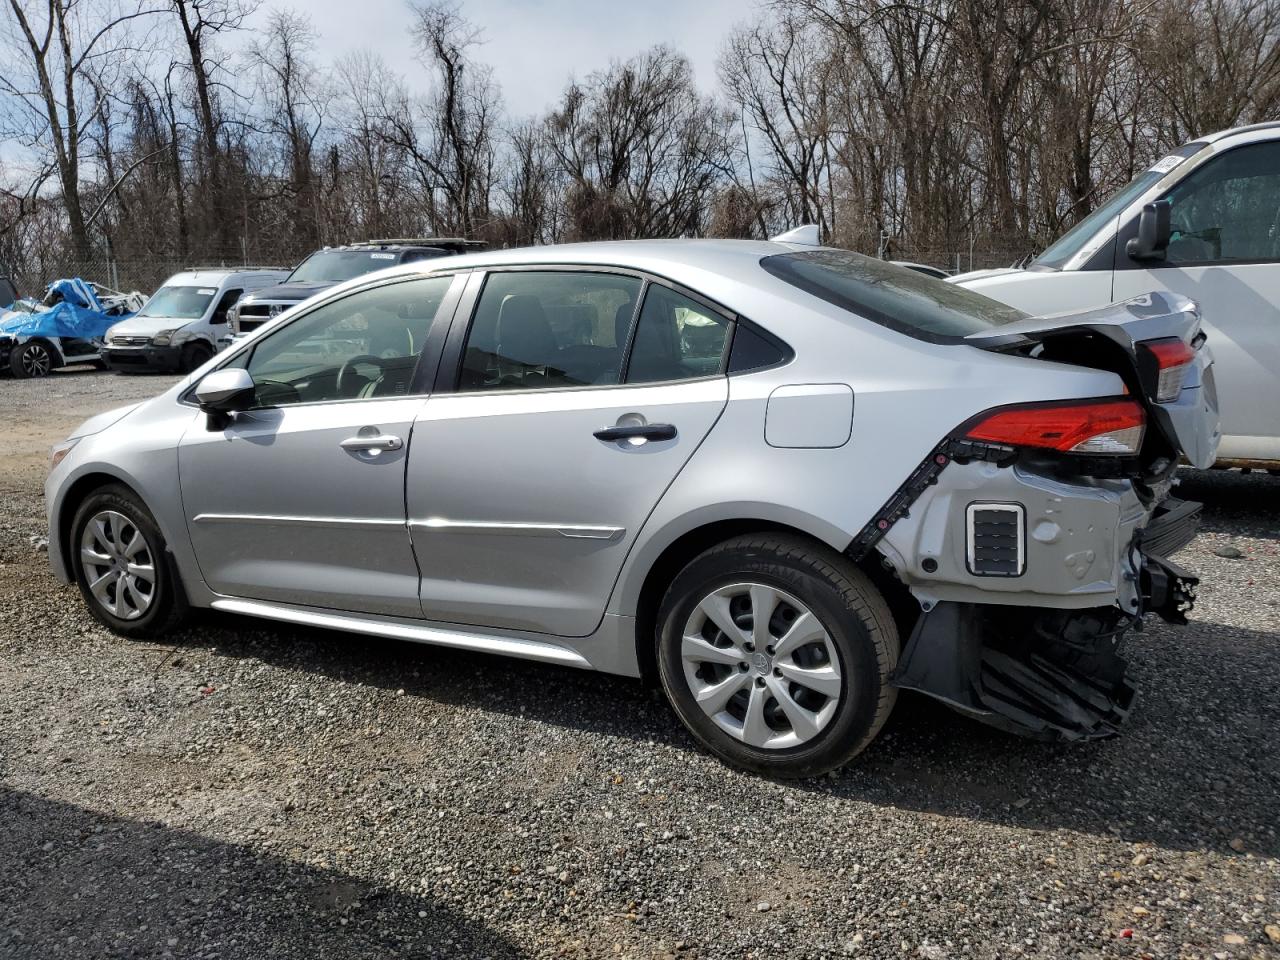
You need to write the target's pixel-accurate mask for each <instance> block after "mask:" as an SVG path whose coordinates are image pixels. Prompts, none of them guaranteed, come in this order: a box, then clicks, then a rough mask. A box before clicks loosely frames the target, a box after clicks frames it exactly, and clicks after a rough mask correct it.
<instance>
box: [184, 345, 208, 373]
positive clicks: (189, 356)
mask: <svg viewBox="0 0 1280 960" xmlns="http://www.w3.org/2000/svg"><path fill="white" fill-rule="evenodd" d="M212 356H213V348H212V347H210V346H209V345H208V344H207V343H193V344H190V345H189V346H187V347H185V348H184V349H183V351H182V369H181V370H179V371H178V372H179V373H190V372H191V371H192V370H195V369H196V368H197V367H202V366H204V365H205V364H206V363H208V362H209V358H210V357H212Z"/></svg>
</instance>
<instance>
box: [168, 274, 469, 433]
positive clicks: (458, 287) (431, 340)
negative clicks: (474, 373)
mask: <svg viewBox="0 0 1280 960" xmlns="http://www.w3.org/2000/svg"><path fill="white" fill-rule="evenodd" d="M471 274H472V271H471V270H470V269H465V268H464V269H461V270H441V271H432V272H430V273H418V274H410V275H408V276H396V277H379V278H377V279H375V280H372V281H371V282H369V283H364V284H361V285H360V286H358V287H354V288H352V289H350V290H344V291H343V292H342V293H341V294H338V295H335V296H329V295H328V293H327V292H326V293H325V294H323V295H322V299H320V300H318V301H317V302H316V303H313V304H311V305H309V306H308V307H307V308H306V309H305V310H303V311H302V312H300V313H299V314H298V315H297V316H295V317H290V318H289V320H288V322H287V323H283V324H281V325H280V326H278V327H276V328H275V329H273V330H272V331H271V332H270V333H268V334H266V335H265V336H263V337H261V338H252V339H250V341H249V342H248V343H244V344H241V345H240V346H239V347H235V348H232V349H230V350H227V351H226V353H225V356H224V359H222V360H221V361H219V362H218V364H217V366H215V367H214V368H213V370H222V369H224V368H225V367H229V366H231V365H232V364H233V363H234V362H235V361H236V360H237V359H238V358H240V357H246V359H245V364H246V365H247V364H248V363H249V362H251V361H252V358H253V352H254V351H255V350H257V348H258V346H259V345H260V343H262V342H263V341H264V340H268V339H270V338H271V337H273V336H275V335H276V334H277V333H279V332H280V331H282V330H286V329H288V328H289V327H292V326H293V325H294V324H295V323H299V322H301V321H303V320H305V319H306V318H307V317H309V316H311V315H312V314H313V313H315V312H316V311H317V310H321V309H324V308H326V307H328V306H330V305H331V304H334V303H338V302H340V301H342V300H346V299H347V298H349V297H353V296H355V295H357V294H361V293H368V292H370V291H372V290H377V289H380V288H382V287H391V286H395V285H396V284H401V283H411V282H413V281H416V280H435V279H438V278H441V277H448V278H449V288H448V289H447V290H446V291H445V294H444V298H443V299H442V300H441V301H440V307H439V309H438V310H436V315H435V317H434V318H433V319H432V321H431V327H430V328H429V329H428V330H427V336H426V338H425V339H424V341H423V344H422V349H421V350H419V351H418V356H417V360H416V361H415V363H414V369H413V375H412V376H411V377H410V378H409V392H408V393H403V394H397V395H396V396H393V397H343V398H340V399H334V400H313V401H310V402H307V403H277V404H268V405H265V406H260V407H250V408H249V409H250V410H286V409H287V410H294V409H299V408H306V409H310V408H313V407H321V406H331V405H333V404H339V403H376V402H380V401H386V400H411V399H413V398H414V397H421V398H423V399H425V398H426V397H428V396H430V395H431V389H430V387H431V382H432V380H434V379H435V376H436V371H437V368H438V367H439V362H440V359H441V356H442V354H443V350H444V348H445V344H444V340H445V338H446V336H447V335H448V331H449V329H450V327H451V326H452V324H453V320H454V315H455V313H456V311H457V309H458V304H459V302H460V301H461V300H462V296H463V291H464V289H465V287H466V285H467V281H469V280H470V278H471ZM213 370H210V371H209V372H210V373H212V372H213ZM201 379H203V377H202V378H201ZM199 385H200V381H199V380H197V381H195V382H193V383H192V384H191V385H190V386H188V387H187V389H186V390H184V391H183V392H182V393H181V395H180V396H179V397H178V402H179V403H181V404H183V405H184V406H189V407H196V408H199V406H200V405H199V404H198V403H196V402H195V392H196V388H197V387H198V386H199Z"/></svg>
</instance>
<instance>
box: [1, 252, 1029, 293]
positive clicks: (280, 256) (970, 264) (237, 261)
mask: <svg viewBox="0 0 1280 960" xmlns="http://www.w3.org/2000/svg"><path fill="white" fill-rule="evenodd" d="M260 252H261V253H262V255H261V256H257V257H254V256H252V255H251V256H249V257H245V256H244V255H243V254H242V253H241V252H240V251H236V255H235V256H227V257H218V256H189V257H180V256H178V255H176V254H174V255H168V256H150V257H128V258H115V257H111V256H107V255H105V254H100V255H96V256H93V257H90V258H89V259H87V260H77V259H75V258H73V257H67V256H58V255H53V256H41V257H40V258H39V260H38V262H34V263H30V264H27V265H24V266H23V267H20V268H17V269H14V270H9V269H6V268H5V265H4V264H0V276H4V275H8V276H11V277H12V278H13V280H14V282H15V284H16V285H17V287H18V291H19V292H20V293H21V294H22V295H23V296H27V297H39V296H41V295H43V293H44V290H45V288H46V287H47V286H48V285H49V284H50V283H52V282H53V281H54V280H59V279H61V278H63V277H81V278H83V279H85V280H91V281H93V282H95V283H98V284H101V285H103V286H106V287H110V288H112V289H115V290H122V291H125V292H129V291H132V290H138V291H141V292H142V293H143V294H146V295H148V296H149V295H150V294H152V293H154V292H155V290H156V289H157V288H158V287H159V286H160V285H161V284H163V283H164V281H165V280H166V279H168V278H169V277H171V276H173V275H174V274H175V273H178V272H180V271H183V270H189V269H191V268H192V267H212V268H236V267H243V266H271V267H279V268H282V269H286V270H287V269H290V268H292V267H293V266H294V265H295V264H297V263H298V262H299V261H300V260H302V258H303V257H305V256H306V255H307V254H308V253H310V252H311V251H310V250H294V249H292V248H291V247H288V246H286V247H284V248H283V249H278V250H274V251H270V250H264V251H260ZM1031 252H1033V248H1032V247H1031V245H1030V244H1028V245H1025V246H1020V247H1000V248H991V247H983V248H970V249H963V250H955V249H942V248H912V247H906V246H899V245H896V244H889V245H888V246H887V248H886V249H885V250H884V251H883V254H882V255H883V256H884V258H885V259H889V260H903V261H907V262H910V263H920V264H925V265H927V266H931V267H937V268H938V269H940V270H944V271H946V272H947V273H949V274H955V273H964V272H966V271H968V270H981V269H985V268H988V267H1007V266H1010V265H1011V264H1013V263H1015V262H1017V261H1019V260H1021V259H1022V258H1024V257H1026V256H1027V255H1028V254H1029V253H1031Z"/></svg>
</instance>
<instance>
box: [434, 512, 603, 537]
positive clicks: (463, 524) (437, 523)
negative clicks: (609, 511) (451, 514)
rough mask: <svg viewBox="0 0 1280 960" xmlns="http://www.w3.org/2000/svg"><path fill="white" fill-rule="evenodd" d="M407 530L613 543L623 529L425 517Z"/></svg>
mask: <svg viewBox="0 0 1280 960" xmlns="http://www.w3.org/2000/svg"><path fill="white" fill-rule="evenodd" d="M409 526H411V527H414V528H416V529H419V530H436V531H445V532H448V533H492V534H500V535H502V536H507V537H510V536H522V537H568V538H570V539H578V540H617V539H618V538H620V537H621V536H622V535H623V534H624V533H626V532H627V531H626V528H625V527H610V526H604V525H599V526H597V525H595V524H590V525H587V524H574V523H496V522H492V521H481V520H446V519H444V518H443V517H428V518H427V519H426V520H410V521H409Z"/></svg>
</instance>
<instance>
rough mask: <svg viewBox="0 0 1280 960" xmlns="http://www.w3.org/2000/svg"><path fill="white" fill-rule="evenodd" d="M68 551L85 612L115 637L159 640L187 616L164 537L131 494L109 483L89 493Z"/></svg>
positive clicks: (79, 513)
mask: <svg viewBox="0 0 1280 960" xmlns="http://www.w3.org/2000/svg"><path fill="white" fill-rule="evenodd" d="M68 548H69V549H70V550H71V558H72V568H73V570H74V571H75V575H76V582H77V584H78V585H79V587H80V594H81V596H83V597H84V602H85V603H86V604H87V605H88V607H89V612H90V613H91V614H93V616H94V618H95V619H97V620H98V622H99V623H101V624H102V625H103V626H105V627H107V628H108V629H110V630H112V631H114V632H115V633H119V634H121V635H123V636H126V637H138V638H148V637H156V636H160V635H162V634H164V633H165V632H167V631H168V630H170V629H171V628H173V627H174V626H176V625H177V624H178V623H179V622H180V621H181V620H182V618H183V617H184V616H185V615H186V612H187V599H186V594H185V593H184V592H183V589H182V583H181V581H180V580H179V579H178V576H177V572H176V570H175V569H174V567H173V564H172V563H171V562H170V560H169V557H168V554H167V552H166V549H165V542H164V537H163V536H162V535H161V533H160V528H159V527H157V526H156V522H155V520H154V519H153V518H152V516H151V513H150V512H149V511H148V510H147V508H146V507H145V506H143V504H142V502H141V501H140V500H138V498H137V497H136V496H135V495H134V494H133V492H132V491H131V490H129V489H127V488H125V487H122V486H116V485H112V486H107V487H103V488H101V489H100V490H97V491H95V492H94V493H92V494H90V495H89V496H88V498H86V499H85V501H84V503H82V504H81V505H80V509H79V510H77V511H76V516H75V519H74V520H73V521H72V524H71V540H70V543H69V544H68Z"/></svg>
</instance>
